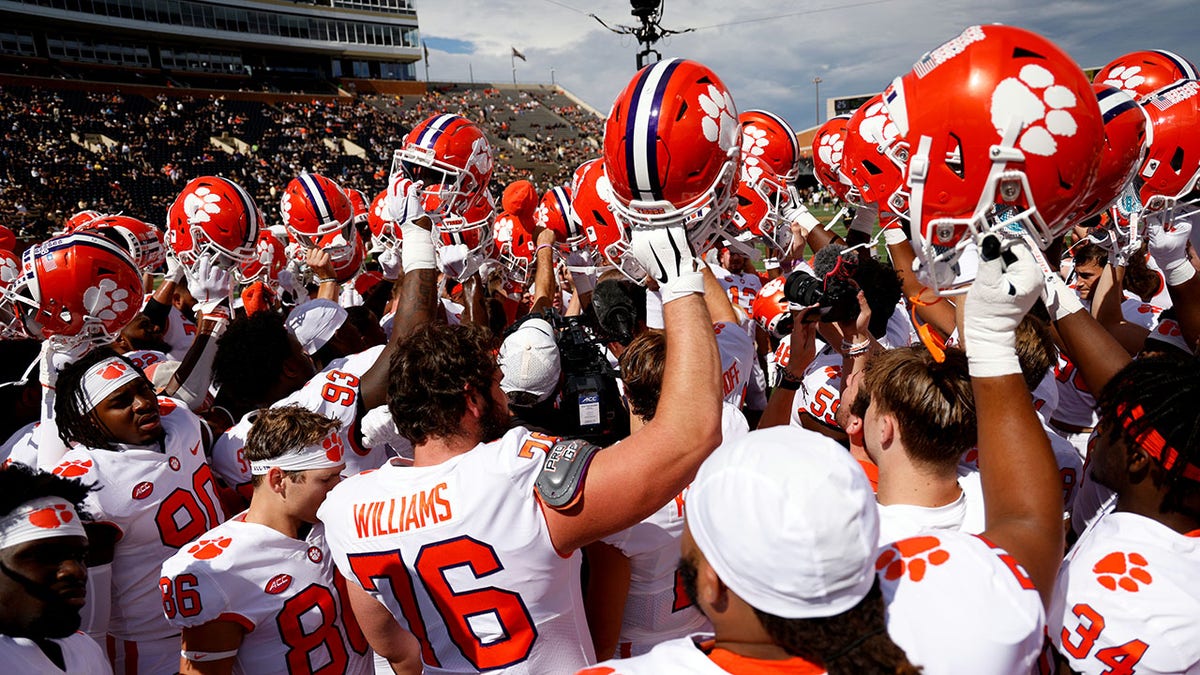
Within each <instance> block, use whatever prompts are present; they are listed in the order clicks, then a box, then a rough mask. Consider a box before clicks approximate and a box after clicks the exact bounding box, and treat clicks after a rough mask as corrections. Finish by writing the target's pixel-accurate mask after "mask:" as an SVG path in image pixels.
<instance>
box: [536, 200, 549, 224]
mask: <svg viewBox="0 0 1200 675" xmlns="http://www.w3.org/2000/svg"><path fill="white" fill-rule="evenodd" d="M533 222H534V223H536V224H537V226H538V227H549V226H550V209H549V208H548V207H547V206H546V205H545V204H538V206H537V208H536V209H534V211H533Z"/></svg>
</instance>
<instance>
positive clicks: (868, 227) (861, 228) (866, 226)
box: [848, 204, 879, 236]
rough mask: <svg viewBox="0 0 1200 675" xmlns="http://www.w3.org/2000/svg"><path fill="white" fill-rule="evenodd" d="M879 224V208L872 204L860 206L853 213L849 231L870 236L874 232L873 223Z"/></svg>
mask: <svg viewBox="0 0 1200 675" xmlns="http://www.w3.org/2000/svg"><path fill="white" fill-rule="evenodd" d="M877 222H879V207H877V206H875V205H874V204H867V205H865V206H860V207H859V208H858V210H857V211H855V212H854V219H853V220H851V221H850V227H849V228H848V229H850V231H852V232H862V233H863V234H866V235H868V236H869V235H870V234H871V233H872V232H874V231H875V223H877Z"/></svg>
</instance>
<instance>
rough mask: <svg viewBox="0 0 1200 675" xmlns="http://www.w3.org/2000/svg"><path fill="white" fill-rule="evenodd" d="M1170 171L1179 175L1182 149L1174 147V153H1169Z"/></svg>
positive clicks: (1181, 166)
mask: <svg viewBox="0 0 1200 675" xmlns="http://www.w3.org/2000/svg"><path fill="white" fill-rule="evenodd" d="M1171 170H1172V171H1174V172H1175V173H1179V172H1180V171H1182V170H1183V148H1182V147H1179V146H1175V152H1173V153H1171Z"/></svg>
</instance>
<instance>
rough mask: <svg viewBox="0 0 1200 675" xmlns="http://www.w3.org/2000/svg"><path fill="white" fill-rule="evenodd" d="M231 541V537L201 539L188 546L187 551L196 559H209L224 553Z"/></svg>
mask: <svg viewBox="0 0 1200 675" xmlns="http://www.w3.org/2000/svg"><path fill="white" fill-rule="evenodd" d="M231 543H233V539H231V538H229V537H217V538H216V539H201V540H200V541H198V542H196V543H194V544H192V545H191V546H190V547H189V548H188V553H190V554H191V555H192V557H193V558H196V559H198V560H211V559H213V558H215V557H217V556H219V555H221V554H222V553H224V552H225V549H227V548H229V545H230V544H231Z"/></svg>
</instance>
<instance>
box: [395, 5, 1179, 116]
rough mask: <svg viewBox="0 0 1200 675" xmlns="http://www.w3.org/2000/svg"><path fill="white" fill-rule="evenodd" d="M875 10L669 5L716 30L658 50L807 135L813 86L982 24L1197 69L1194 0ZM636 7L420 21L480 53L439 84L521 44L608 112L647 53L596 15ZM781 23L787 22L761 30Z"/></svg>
mask: <svg viewBox="0 0 1200 675" xmlns="http://www.w3.org/2000/svg"><path fill="white" fill-rule="evenodd" d="M874 1H875V4H865V3H864V2H847V3H840V4H839V3H838V2H837V0H820V3H821V4H818V3H817V2H814V3H812V5H813V7H812V9H811V10H809V11H808V13H804V14H797V12H801V11H805V10H806V9H807V4H808V3H806V4H805V6H803V8H797V6H796V5H794V4H791V3H788V4H784V3H779V2H775V1H774V0H743V1H740V2H734V3H731V2H728V1H727V0H720V1H718V0H689V1H688V2H671V3H666V5H665V10H664V15H663V19H662V25H663V27H665V28H670V29H684V28H688V27H706V26H709V28H703V29H701V30H697V31H695V32H691V33H685V34H681V35H673V36H670V37H668V38H666V39H664V40H663V41H661V42H660V43H659V44H658V45H657V48H658V50H659V51H660V52H661V53H662V55H663V56H664V58H668V57H672V56H680V57H684V58H689V59H695V60H697V61H700V62H701V63H704V64H705V65H707V66H709V67H710V68H712V69H713V70H714V71H715V72H716V73H717V74H718V75H719V76H720V77H721V79H722V80H723V81H724V82H725V84H726V85H727V86H728V87H729V88H730V90H731V91H732V92H733V96H734V99H735V101H736V102H737V105H738V108H739V109H743V110H745V109H749V108H765V109H767V110H771V111H773V112H776V113H778V114H780V115H782V116H783V117H784V118H785V119H787V120H788V121H789V122H791V123H792V125H793V126H795V127H796V128H797V129H802V128H806V127H808V126H811V125H812V124H813V122H814V119H815V111H814V107H815V103H816V101H815V100H814V86H813V83H812V79H813V77H814V76H817V75H819V76H820V77H821V78H822V80H823V82H822V83H821V97H822V99H824V98H825V97H829V96H848V95H855V94H868V93H875V92H878V91H880V90H881V89H883V88H884V87H885V86H887V84H888V83H889V82H890V81H891V79H892V78H893V77H895V76H897V75H900V74H901V73H903V72H905V71H907V70H908V69H909V68H910V67H911V66H912V64H913V63H914V62H915V61H916V60H917V59H918V58H919V57H920V56H921V55H922V54H923V53H925V52H926V51H929V50H930V49H933V48H934V47H936V46H938V45H939V44H941V43H942V42H944V41H945V40H948V39H950V38H952V37H954V36H955V35H957V34H958V33H959V32H961V31H962V29H963V28H964V27H966V26H969V25H972V24H977V23H992V22H1000V23H1007V24H1011V25H1017V26H1021V27H1024V28H1028V29H1030V30H1033V31H1035V32H1038V33H1041V34H1043V35H1045V36H1046V37H1048V38H1050V39H1052V40H1054V41H1055V42H1057V43H1058V44H1059V45H1060V46H1061V47H1062V48H1063V49H1064V50H1066V51H1067V52H1068V53H1070V54H1071V55H1072V57H1074V58H1075V60H1076V61H1078V62H1079V63H1080V64H1081V65H1083V66H1100V65H1104V64H1105V63H1108V62H1109V61H1111V60H1112V59H1114V58H1116V57H1117V56H1120V55H1122V54H1125V53H1128V52H1130V51H1134V50H1138V49H1150V48H1158V49H1169V50H1171V51H1175V52H1177V53H1180V54H1182V55H1183V56H1186V57H1188V58H1191V59H1192V60H1193V61H1195V60H1200V50H1198V49H1197V48H1196V47H1195V42H1194V33H1195V27H1196V26H1197V25H1200V6H1197V5H1196V3H1195V2H1194V0H1141V1H1140V2H1138V4H1137V6H1136V10H1133V9H1131V8H1130V5H1129V4H1128V3H1124V2H1123V3H1117V2H1116V1H1115V0H1056V1H1055V2H1047V1H1046V0H1016V1H1013V2H1007V3H994V5H995V6H980V5H981V3H979V2H977V0H941V1H939V0H874ZM629 9H630V7H629V4H628V3H627V2H621V1H617V0H603V1H601V2H591V3H584V2H582V1H581V0H541V1H540V2H537V1H534V0H489V1H486V2H485V1H484V0H457V1H456V2H453V3H447V2H442V3H432V2H430V3H422V4H421V5H420V6H418V15H419V17H420V25H421V30H422V32H423V33H424V34H427V35H438V36H454V39H455V40H458V41H462V42H463V43H467V44H470V45H472V46H473V49H472V50H471V51H470V52H469V53H447V54H445V55H444V56H443V55H442V54H437V55H435V57H434V59H433V60H432V63H431V67H430V76H431V77H432V78H433V79H434V80H451V81H466V80H467V79H468V77H469V76H470V74H471V73H472V72H473V74H474V78H475V80H476V81H477V82H485V81H494V82H509V81H511V80H512V75H513V74H512V70H511V65H510V63H511V62H510V59H509V55H510V46H515V47H516V48H517V49H519V50H521V51H522V52H523V53H524V54H525V55H526V57H528V61H527V62H524V63H522V62H520V61H518V62H517V64H516V66H517V73H516V75H517V79H518V81H520V82H529V83H549V82H550V78H551V69H553V77H554V79H555V81H556V82H557V83H558V84H560V85H562V86H564V87H566V88H567V89H569V90H571V91H572V92H573V93H575V94H576V95H578V96H580V97H581V98H582V99H583V100H585V101H587V102H588V103H590V104H591V105H592V106H594V107H595V108H596V109H598V110H599V111H600V112H601V113H605V112H607V111H608V108H609V107H610V105H611V103H612V100H613V99H614V98H615V97H616V95H617V94H618V93H619V92H620V91H621V89H622V88H623V87H624V86H625V85H626V84H627V83H628V82H629V80H630V78H632V76H633V74H634V71H635V63H636V62H635V54H636V52H637V43H636V42H635V41H634V40H633V38H631V37H629V36H621V35H616V34H613V33H611V32H609V31H608V30H606V29H604V28H603V27H602V26H601V25H600V24H599V23H597V22H596V21H595V20H594V19H592V18H590V17H589V16H587V14H588V13H589V12H595V13H596V14H597V15H598V16H600V17H602V18H603V19H604V20H605V21H606V22H607V23H609V24H610V25H615V24H626V25H629V24H633V23H635V21H636V19H634V17H632V16H631V15H630V13H629ZM1134 13H1136V17H1135V16H1134ZM784 14H788V15H790V16H785V17H782V18H775V19H771V20H766V21H753V20H755V19H762V18H766V17H779V16H780V15H784ZM728 24H733V25H728ZM711 26H716V27H711ZM430 48H431V49H434V44H433V43H432V42H431V43H430ZM446 51H447V52H449V51H451V50H449V49H447V50H446ZM821 114H822V116H824V114H825V113H824V101H822V102H821Z"/></svg>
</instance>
